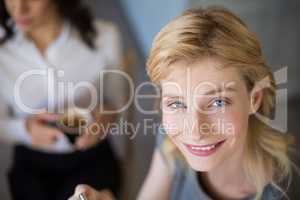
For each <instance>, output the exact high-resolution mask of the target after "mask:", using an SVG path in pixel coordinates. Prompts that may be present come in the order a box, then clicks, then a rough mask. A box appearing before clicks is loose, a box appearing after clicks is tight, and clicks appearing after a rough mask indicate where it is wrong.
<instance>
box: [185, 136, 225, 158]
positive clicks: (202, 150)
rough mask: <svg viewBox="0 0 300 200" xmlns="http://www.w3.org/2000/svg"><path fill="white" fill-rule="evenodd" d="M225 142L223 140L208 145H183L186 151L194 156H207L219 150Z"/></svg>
mask: <svg viewBox="0 0 300 200" xmlns="http://www.w3.org/2000/svg"><path fill="white" fill-rule="evenodd" d="M224 142H225V140H222V141H219V142H216V143H213V144H208V145H201V146H200V145H191V144H184V146H185V147H186V149H187V150H188V151H189V152H190V153H191V154H193V155H195V156H209V155H211V154H213V153H214V152H216V151H217V149H219V147H220V146H221V145H222V144H223V143H224Z"/></svg>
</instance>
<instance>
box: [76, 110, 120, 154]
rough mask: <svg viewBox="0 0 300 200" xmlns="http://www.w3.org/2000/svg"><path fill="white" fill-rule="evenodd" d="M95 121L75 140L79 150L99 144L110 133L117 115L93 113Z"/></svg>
mask: <svg viewBox="0 0 300 200" xmlns="http://www.w3.org/2000/svg"><path fill="white" fill-rule="evenodd" d="M92 115H93V118H94V122H93V123H91V124H90V125H89V126H88V127H87V128H86V129H85V131H84V133H83V134H82V135H81V136H80V137H78V138H77V139H76V141H75V147H76V148H77V149H78V150H86V149H88V148H91V147H93V146H96V145H97V144H99V143H100V142H101V141H102V140H104V139H105V138H106V136H107V135H108V134H109V131H110V126H111V122H114V121H115V115H112V114H100V113H96V112H93V113H92Z"/></svg>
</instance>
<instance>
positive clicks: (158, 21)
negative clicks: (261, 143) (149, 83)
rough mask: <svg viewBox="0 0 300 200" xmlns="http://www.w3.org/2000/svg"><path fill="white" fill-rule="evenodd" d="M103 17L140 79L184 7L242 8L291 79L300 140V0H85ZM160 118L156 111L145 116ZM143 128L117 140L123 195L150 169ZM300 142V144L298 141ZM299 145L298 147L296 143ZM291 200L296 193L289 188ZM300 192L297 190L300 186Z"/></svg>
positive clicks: (291, 118)
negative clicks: (159, 36)
mask: <svg viewBox="0 0 300 200" xmlns="http://www.w3.org/2000/svg"><path fill="white" fill-rule="evenodd" d="M86 3H87V4H88V5H90V6H91V8H92V11H93V12H94V13H95V15H96V16H97V17H99V18H102V19H105V20H109V21H113V22H115V23H116V24H117V25H118V26H119V29H120V31H121V33H122V34H121V35H122V39H123V42H124V44H123V45H124V52H125V55H124V56H125V61H126V62H127V68H128V69H127V71H128V73H129V74H130V75H131V76H132V77H133V78H134V81H135V84H136V85H138V84H139V83H142V82H144V81H146V80H148V78H147V75H146V72H145V62H146V58H147V54H148V52H149V49H150V47H151V42H152V40H153V37H154V36H155V34H156V33H157V32H158V31H159V30H160V28H161V27H162V26H163V25H165V24H166V23H167V22H168V21H170V20H171V19H172V18H173V17H175V16H177V15H178V14H180V13H181V12H182V11H183V10H184V9H186V8H190V7H197V6H203V7H206V6H209V5H221V6H224V7H226V8H229V9H231V10H232V11H233V12H235V13H236V14H238V15H239V16H240V17H241V18H242V19H243V20H244V21H245V22H246V24H247V25H248V26H249V28H250V30H252V31H253V32H255V33H256V34H257V36H258V38H259V39H260V41H261V43H262V47H263V53H264V55H265V57H266V59H267V62H268V64H269V66H270V67H271V69H272V71H274V72H275V71H277V70H279V69H281V68H283V67H285V66H287V67H288V70H287V80H288V81H287V82H286V83H281V84H280V85H279V88H281V89H287V90H288V124H287V127H288V132H291V133H293V134H294V135H295V136H296V138H297V139H296V140H297V143H298V144H299V141H300V137H299V133H300V126H299V125H298V119H300V80H299V77H300V66H299V65H300V53H299V52H300V23H299V19H300V12H299V10H300V1H298V0H264V1H261V0H252V1H249V0H164V1H161V0H143V1H141V0H109V1H105V0H86ZM151 92H153V88H150V87H144V88H143V90H142V91H141V93H151ZM140 104H141V105H142V107H143V109H145V110H147V109H151V108H152V107H153V102H152V101H143V102H140ZM143 118H145V116H143V114H142V113H139V112H137V111H136V110H135V109H134V108H131V110H130V114H129V119H130V120H131V121H132V122H134V123H136V124H137V123H139V122H142V121H141V120H142V119H143ZM147 118H151V119H153V122H155V121H158V120H159V119H157V117H156V116H154V115H153V116H147ZM151 131H152V130H151V129H149V132H148V134H144V133H142V132H141V133H140V134H138V135H137V137H135V139H134V140H129V139H128V137H127V138H122V139H120V140H119V142H117V143H119V144H116V145H117V146H118V145H119V146H120V148H119V151H120V152H121V155H122V156H123V163H124V166H125V168H124V170H125V171H126V179H125V184H124V185H125V188H124V191H125V193H124V195H125V198H126V199H135V196H136V194H137V192H138V190H139V188H140V186H141V183H142V181H143V179H144V177H145V175H146V174H147V171H148V167H149V163H150V161H151V159H150V158H151V154H152V151H153V145H154V135H153V134H151ZM298 146H299V145H298ZM298 149H299V148H298ZM10 153H11V149H10V148H9V147H7V146H3V145H2V146H1V147H0V158H1V162H0V172H1V174H0V175H1V177H0V199H2V200H9V199H10V197H9V192H8V189H7V184H6V170H7V168H8V166H9V165H10ZM291 192H292V193H293V196H291V200H294V199H295V200H296V199H299V197H298V198H297V197H296V195H298V194H296V193H297V191H296V190H291ZM298 193H299V192H298ZM125 198H124V199H125Z"/></svg>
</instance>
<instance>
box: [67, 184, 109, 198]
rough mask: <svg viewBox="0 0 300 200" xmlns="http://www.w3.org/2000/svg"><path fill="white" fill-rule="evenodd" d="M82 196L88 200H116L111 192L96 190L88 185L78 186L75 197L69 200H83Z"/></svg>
mask: <svg viewBox="0 0 300 200" xmlns="http://www.w3.org/2000/svg"><path fill="white" fill-rule="evenodd" d="M80 194H84V195H85V197H86V198H87V200H115V198H114V196H113V194H112V193H111V192H110V191H109V190H101V191H98V190H95V189H94V188H92V187H90V186H88V185H78V186H77V187H76V189H75V192H74V195H73V196H72V197H70V198H69V199H68V200H81V199H80V198H79V195H80Z"/></svg>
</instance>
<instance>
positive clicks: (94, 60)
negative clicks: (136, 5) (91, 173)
mask: <svg viewBox="0 0 300 200" xmlns="http://www.w3.org/2000/svg"><path fill="white" fill-rule="evenodd" d="M95 25H96V29H97V32H98V37H97V38H96V41H95V44H96V49H95V50H92V49H90V48H89V47H87V46H86V44H85V43H83V41H82V40H81V38H80V37H79V33H78V32H77V31H76V30H75V29H74V28H73V27H71V26H70V24H68V23H65V24H64V27H63V30H62V32H61V33H60V35H59V37H58V38H57V39H56V40H55V41H54V42H53V43H52V44H51V45H50V46H49V47H48V48H47V50H46V51H45V53H44V55H41V53H40V52H39V50H38V49H37V48H36V46H35V44H34V43H33V42H32V41H30V40H29V39H27V38H26V37H25V36H24V35H23V34H22V32H21V31H18V30H16V32H15V35H14V37H13V38H12V39H10V40H8V41H7V42H6V43H4V44H3V45H1V46H0V83H1V87H0V142H9V143H22V144H25V145H28V146H31V138H30V135H29V134H28V133H27V130H26V128H25V117H27V116H28V115H29V114H31V113H30V112H31V111H34V110H37V109H41V108H48V109H50V110H51V109H57V107H60V106H62V105H63V104H65V103H66V102H68V95H70V93H71V90H70V89H68V88H69V87H70V85H73V86H74V85H76V84H78V83H80V84H81V86H82V85H84V84H86V83H88V84H93V85H94V86H95V87H97V85H98V82H97V80H99V74H100V72H101V71H102V70H104V69H121V68H120V65H121V58H122V55H121V54H122V50H121V41H120V37H119V33H118V30H117V28H116V27H115V26H114V25H113V24H111V23H108V22H104V21H97V22H95ZM47 73H48V74H47ZM51 73H52V74H53V75H52V76H51V75H50V74H51ZM46 74H47V75H46ZM109 82H110V83H109V84H107V83H106V84H105V85H104V87H107V85H109V88H110V93H108V94H106V96H108V97H109V98H110V99H113V98H115V97H114V95H115V94H116V93H118V94H117V95H120V94H121V93H120V92H121V91H118V90H122V89H121V86H120V85H118V83H117V81H112V80H111V81H109ZM97 88H99V87H97ZM111 88H115V89H113V90H112V89H111ZM116 88H117V89H116ZM49 91H50V93H52V94H54V95H51V94H50V93H49ZM87 92H88V90H87V89H85V88H84V87H80V86H79V85H78V88H77V90H76V91H75V94H74V98H75V103H76V105H78V104H84V102H85V103H87V102H89V100H90V99H89V98H88V97H89V96H90V95H89V94H90V93H87ZM49 94H50V95H49ZM49 151H50V152H57V153H59V152H70V151H73V147H72V145H71V144H70V143H69V142H68V140H67V139H66V137H65V136H64V135H62V136H61V138H59V139H58V140H57V142H56V143H55V144H53V146H52V147H51V148H50V149H49Z"/></svg>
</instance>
